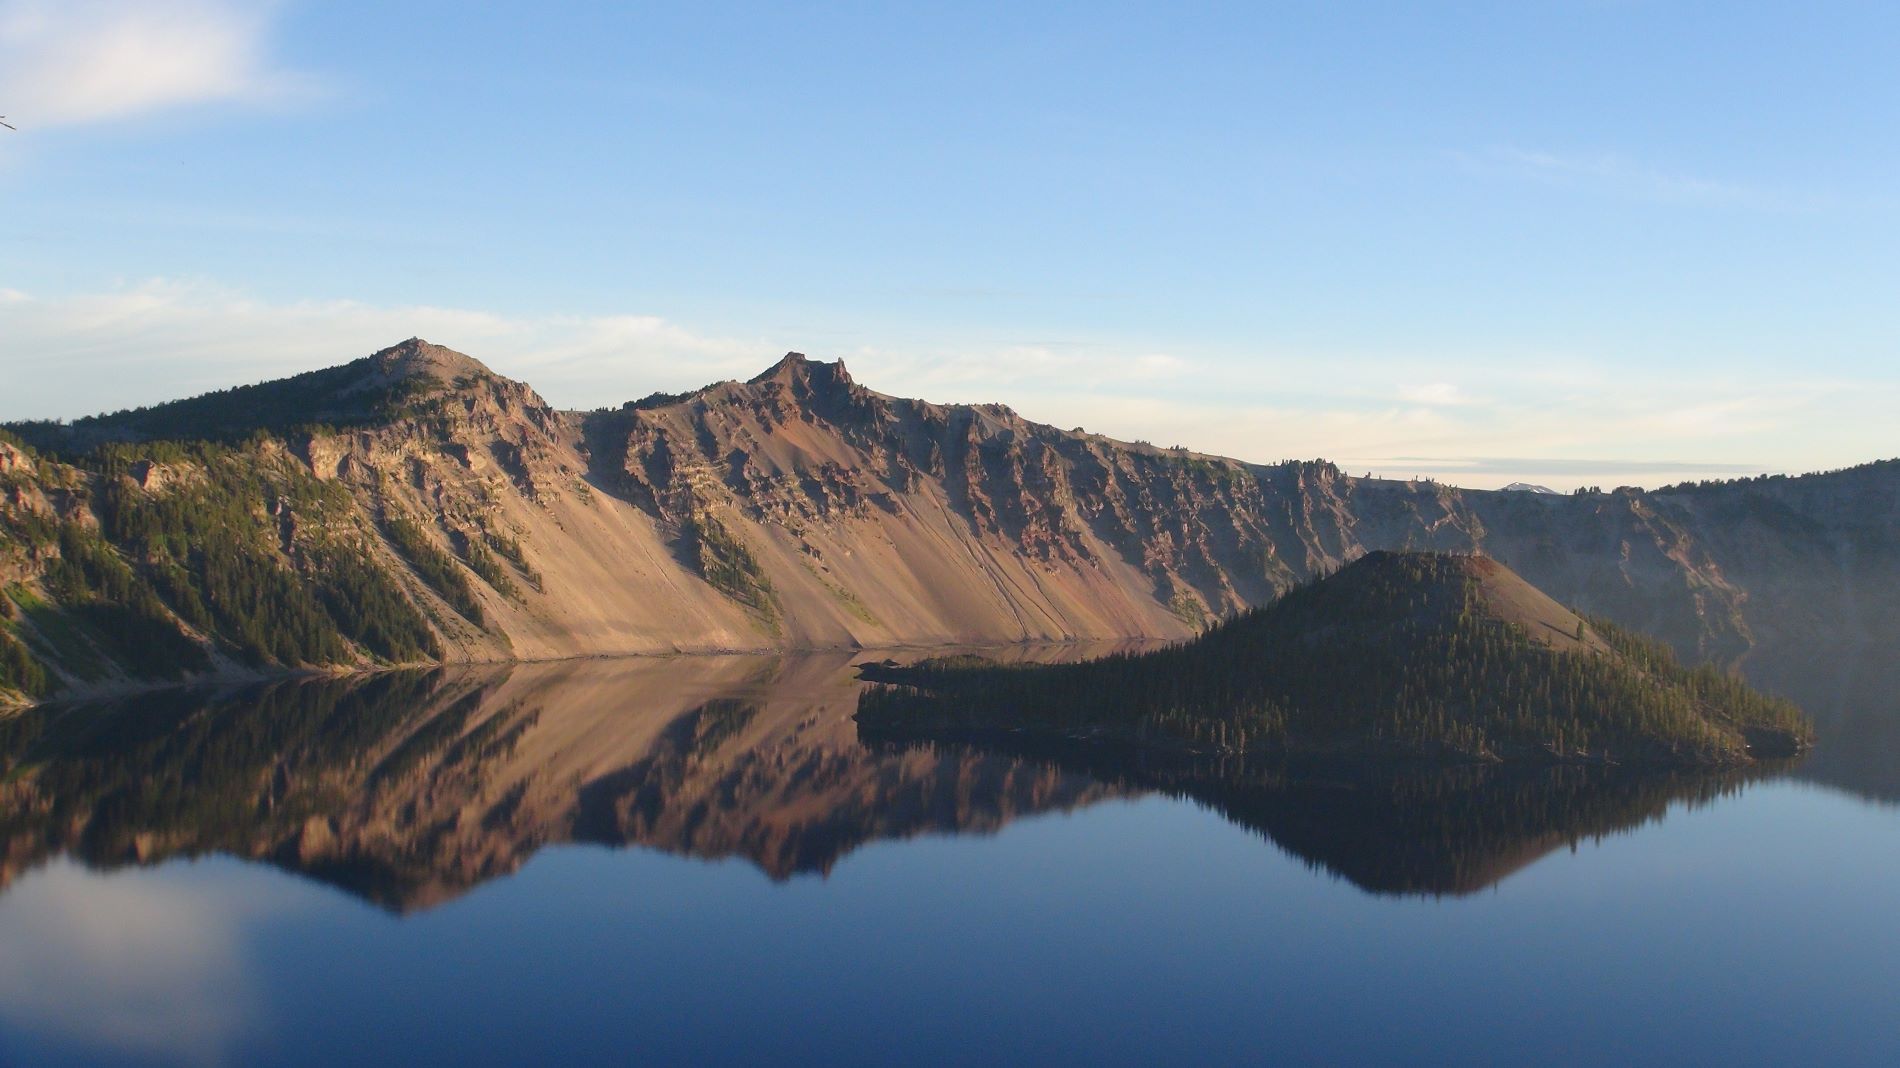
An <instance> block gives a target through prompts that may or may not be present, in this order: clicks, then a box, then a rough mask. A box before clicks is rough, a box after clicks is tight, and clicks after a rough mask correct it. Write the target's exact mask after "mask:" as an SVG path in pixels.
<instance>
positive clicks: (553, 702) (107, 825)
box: [0, 648, 1117, 910]
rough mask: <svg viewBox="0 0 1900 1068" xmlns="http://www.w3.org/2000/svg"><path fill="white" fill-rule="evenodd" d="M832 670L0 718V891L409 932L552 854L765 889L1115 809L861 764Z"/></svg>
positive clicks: (711, 661)
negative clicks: (88, 893) (204, 885)
mask: <svg viewBox="0 0 1900 1068" xmlns="http://www.w3.org/2000/svg"><path fill="white" fill-rule="evenodd" d="M1082 651H1083V650H1081V649H1080V648H1077V649H1071V650H1056V651H1050V652H1049V653H1046V654H1044V655H1045V656H1056V655H1078V654H1079V653H1080V652H1082ZM1025 655H1028V654H1025ZM850 663H851V657H849V656H848V655H845V654H836V655H828V656H826V655H818V656H803V657H681V658H675V659H644V660H633V659H629V660H614V661H583V662H567V663H561V664H539V665H537V664H524V665H511V666H493V667H486V668H470V669H437V670H431V671H415V672H394V673H389V674H382V675H376V676H369V677H364V678H354V679H340V680H338V679H321V680H300V681H292V682H281V683H276V684H272V685H267V686H262V687H257V688H254V689H250V690H246V691H243V692H240V693H236V694H231V695H228V696H224V697H219V698H215V699H207V698H206V697H205V696H204V695H202V694H190V693H184V692H167V693H158V694H151V695H146V696H144V697H141V698H139V699H136V700H133V701H128V702H124V703H119V704H114V705H110V706H93V707H74V708H64V709H43V710H38V711H33V712H29V713H26V714H22V715H18V716H14V717H11V718H7V719H0V886H5V885H8V884H10V883H11V882H12V880H13V879H14V878H15V877H17V876H18V875H19V874H20V873H21V872H22V871H24V870H27V869H29V868H31V867H33V866H35V865H38V864H40V863H42V862H44V861H45V860H46V859H48V858H50V857H52V856H55V855H58V854H61V853H70V854H72V855H74V856H76V857H78V858H79V859H81V860H83V861H84V862H86V863H88V864H91V865H94V866H98V867H113V866H118V865H124V864H144V863H153V862H156V861H159V860H163V859H166V858H169V857H175V856H192V855H198V854H203V853H208V852H221V853H229V854H233V855H236V856H240V857H247V858H252V859H256V860H262V861H268V862H270V863H273V864H276V865H279V866H281V867H284V868H287V869H290V870H293V871H297V872H301V873H304V874H307V875H309V876H312V877H315V878H318V879H321V880H323V881H326V882H329V883H333V884H335V885H337V886H340V887H343V888H345V889H348V890H350V891H351V892H353V893H356V894H359V895H361V896H363V897H366V898H368V899H370V900H372V901H375V902H378V903H380V904H383V905H385V906H388V907H391V908H395V909H399V910H407V909H413V908H419V907H426V906H428V905H432V904H435V903H438V902H441V901H444V900H447V899H449V898H452V897H454V896H456V895H458V894H460V893H462V892H464V891H466V890H467V889H469V888H470V887H472V886H474V885H476V884H478V883H480V882H482V881H483V880H486V879H490V878H494V877H496V876H500V875H504V874H507V873H509V872H512V871H513V870H515V869H516V868H518V867H519V866H520V865H521V864H522V863H523V862H524V861H525V860H526V859H527V858H528V857H529V856H531V855H532V854H533V853H534V852H535V851H536V850H537V849H539V848H540V847H541V846H543V845H546V844H550V843H558V842H597V843H603V844H608V845H616V846H617V845H628V844H632V845H641V846H647V847H652V848H657V849H663V850H667V851H670V852H676V853H682V854H687V855H691V856H697V857H705V858H722V857H741V858H744V859H746V860H749V861H751V862H753V863H755V864H757V865H758V866H759V867H760V868H761V869H763V870H764V871H765V872H766V873H768V874H769V875H770V876H772V877H773V878H775V879H783V878H788V877H790V876H792V875H794V874H797V873H802V872H826V871H828V870H830V868H831V867H832V865H833V864H835V863H836V862H837V860H838V859H839V858H840V857H841V856H843V855H844V854H846V853H848V852H850V851H851V850H852V849H854V848H856V847H857V846H858V845H861V844H863V843H864V842H867V841H870V840H874V839H879V838H902V837H908V836H912V835H918V834H928V833H948V832H962V831H977V832H982V831H994V830H996V829H998V828H1000V827H1002V826H1003V825H1004V824H1006V823H1008V822H1009V821H1010V820H1012V819H1014V818H1016V817H1018V816H1021V815H1027V814H1032V813H1037V812H1043V811H1048V810H1058V809H1068V808H1073V807H1075V806H1078V805H1085V804H1088V803H1090V802H1092V801H1095V800H1098V799H1100V798H1104V797H1109V796H1113V795H1114V794H1115V793H1116V792H1117V791H1116V790H1115V789H1113V788H1110V787H1105V786H1102V785H1100V784H1098V783H1096V782H1094V781H1093V780H1091V779H1089V778H1088V777H1087V776H1085V775H1081V774H1078V773H1073V772H1067V771H1063V770H1061V769H1057V768H1052V767H1048V766H1045V765H1040V764H1033V763H1028V762H1025V761H1022V760H1020V759H1016V758H1013V757H1007V756H999V755H986V754H977V753H966V754H956V755H950V754H945V755H934V754H929V753H922V752H918V753H908V754H887V753H874V752H872V751H870V750H867V749H865V748H864V747H862V746H860V745H859V744H858V743H857V740H856V731H855V727H854V725H853V724H852V722H851V718H850V717H851V714H852V712H853V710H854V709H855V699H856V691H857V685H858V684H857V683H856V681H855V678H854V675H853V672H852V671H851V668H850Z"/></svg>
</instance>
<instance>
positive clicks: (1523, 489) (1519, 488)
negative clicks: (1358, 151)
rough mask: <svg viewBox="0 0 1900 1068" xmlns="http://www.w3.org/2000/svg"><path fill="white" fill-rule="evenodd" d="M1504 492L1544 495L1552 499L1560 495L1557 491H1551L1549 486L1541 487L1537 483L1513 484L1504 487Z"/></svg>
mask: <svg viewBox="0 0 1900 1068" xmlns="http://www.w3.org/2000/svg"><path fill="white" fill-rule="evenodd" d="M1503 492H1505V493H1542V494H1546V495H1548V496H1552V497H1555V496H1557V495H1558V494H1557V491H1556V490H1554V489H1551V488H1550V487H1549V486H1540V485H1538V484H1537V483H1535V482H1513V483H1511V484H1510V485H1508V486H1506V487H1504V489H1503Z"/></svg>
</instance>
